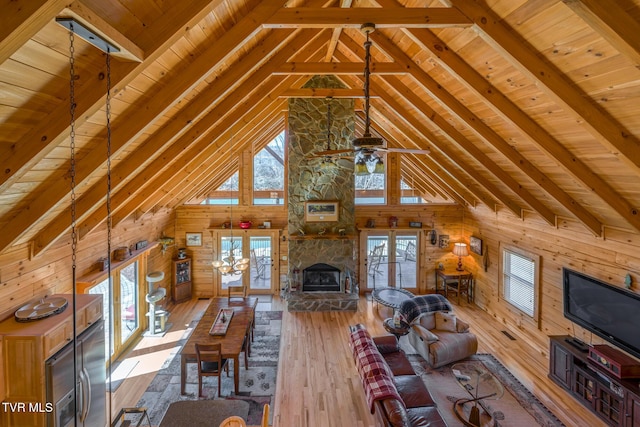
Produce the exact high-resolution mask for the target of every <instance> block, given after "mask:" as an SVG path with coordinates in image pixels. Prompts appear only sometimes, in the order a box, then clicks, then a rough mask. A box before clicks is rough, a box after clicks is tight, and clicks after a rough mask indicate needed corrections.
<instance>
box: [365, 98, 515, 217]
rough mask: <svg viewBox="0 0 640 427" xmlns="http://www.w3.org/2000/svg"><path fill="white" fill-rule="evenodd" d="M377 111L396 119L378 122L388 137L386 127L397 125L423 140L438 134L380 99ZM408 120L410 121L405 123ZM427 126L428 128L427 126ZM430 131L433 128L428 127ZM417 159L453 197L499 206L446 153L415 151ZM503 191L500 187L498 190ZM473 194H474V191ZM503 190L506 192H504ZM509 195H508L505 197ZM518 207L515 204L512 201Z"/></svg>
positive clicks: (404, 133) (408, 133) (463, 201)
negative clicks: (417, 125)
mask: <svg viewBox="0 0 640 427" xmlns="http://www.w3.org/2000/svg"><path fill="white" fill-rule="evenodd" d="M376 111H377V112H378V115H380V116H381V117H385V118H388V120H392V121H393V126H378V128H379V129H380V134H381V136H383V137H385V138H386V137H388V133H387V131H386V129H391V128H392V129H395V130H397V131H398V132H400V133H402V134H403V135H404V136H405V138H406V139H408V140H410V141H414V142H415V141H421V140H424V139H425V138H427V139H428V138H429V137H434V138H437V137H436V136H435V135H433V134H431V133H428V134H426V135H425V134H424V133H420V131H419V130H418V129H415V130H414V129H413V128H412V125H411V123H407V120H406V118H405V117H402V116H400V115H399V114H398V112H396V111H395V110H393V109H392V108H389V107H388V106H387V105H384V104H382V103H378V104H376V105H375V109H373V110H372V114H371V116H372V117H373V118H374V120H375V118H376V117H377V115H376ZM405 123H406V124H405ZM425 129H426V128H425ZM426 132H430V131H429V130H428V129H427V130H426ZM400 140H401V138H399V137H398V136H396V138H395V141H396V142H398V145H399V146H401V147H403V146H405V147H406V146H407V145H408V144H400V143H399V141H400ZM429 143H430V144H429V145H433V141H431V140H429ZM412 156H413V157H414V159H416V162H418V163H419V164H420V165H421V166H422V167H423V168H424V169H425V170H426V171H428V172H427V173H428V174H429V176H430V177H431V178H432V179H433V180H434V181H435V182H437V185H438V186H439V187H440V188H442V189H445V190H446V192H447V194H448V195H449V197H451V198H452V199H454V200H456V201H458V202H459V203H460V204H462V205H464V204H465V202H466V203H467V204H469V205H471V206H475V205H476V201H475V199H477V200H481V201H482V203H484V204H485V205H487V206H489V207H490V208H491V209H492V210H494V211H495V210H497V206H496V205H497V204H498V202H497V201H496V199H495V196H490V195H488V194H486V193H484V192H479V191H477V190H474V187H472V186H470V185H469V183H468V180H467V179H462V178H461V176H460V173H459V172H458V169H461V168H460V166H459V165H458V164H457V163H456V162H451V161H449V159H447V158H446V157H445V156H442V155H440V154H439V153H438V152H436V150H431V152H430V153H429V155H428V156H416V155H412ZM498 191H499V190H498ZM470 193H471V194H473V196H471V195H470ZM500 194H502V193H500ZM506 198H507V196H505V199H506ZM512 205H513V206H514V208H515V207H516V205H515V204H513V203H512ZM517 209H518V211H520V210H521V208H520V207H517Z"/></svg>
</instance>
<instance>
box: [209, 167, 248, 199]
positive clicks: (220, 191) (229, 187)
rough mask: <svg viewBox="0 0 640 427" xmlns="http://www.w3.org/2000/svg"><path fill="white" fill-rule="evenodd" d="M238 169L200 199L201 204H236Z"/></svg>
mask: <svg viewBox="0 0 640 427" xmlns="http://www.w3.org/2000/svg"><path fill="white" fill-rule="evenodd" d="M238 188H239V181H238V171H236V172H235V173H234V174H233V175H231V176H230V177H229V179H227V180H226V181H225V182H223V183H222V184H221V185H220V186H219V187H218V188H216V189H215V190H214V191H212V192H211V193H210V194H209V197H207V198H206V199H204V200H203V201H202V204H203V205H231V204H233V205H237V204H238Z"/></svg>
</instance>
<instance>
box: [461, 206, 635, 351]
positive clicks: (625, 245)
mask: <svg viewBox="0 0 640 427" xmlns="http://www.w3.org/2000/svg"><path fill="white" fill-rule="evenodd" d="M464 233H465V236H467V237H466V239H467V242H468V237H469V236H476V237H479V238H481V239H482V240H483V243H484V247H485V250H486V249H488V250H489V252H488V268H487V271H484V267H483V262H482V261H483V260H482V257H480V256H478V255H475V254H471V255H470V256H468V257H466V258H465V260H464V264H465V267H466V268H467V269H469V270H471V271H472V272H473V273H474V276H475V278H476V282H475V286H476V299H475V303H476V304H477V305H478V306H480V307H481V308H482V309H484V310H486V311H487V312H488V313H489V314H491V315H492V316H493V317H494V318H495V319H496V320H497V321H498V322H500V323H502V324H503V325H504V327H505V328H506V329H508V331H509V332H510V333H513V334H515V335H519V336H520V337H521V338H523V339H526V340H527V341H529V342H530V343H531V344H532V345H534V346H535V347H537V348H538V349H539V351H540V352H541V353H544V354H545V355H548V348H549V342H548V338H547V336H549V335H563V334H569V335H575V336H577V337H578V338H580V339H582V340H583V341H585V342H587V343H593V344H600V343H603V341H602V340H601V339H600V338H598V337H597V336H595V335H592V334H591V333H589V332H588V331H586V330H584V329H583V328H580V327H579V326H577V325H574V324H573V323H572V322H570V321H568V320H567V319H565V318H564V315H563V307H562V268H563V267H568V268H571V269H572V270H576V271H580V272H583V273H585V274H587V275H589V276H592V277H595V278H598V279H600V280H603V281H605V282H607V283H609V284H611V285H615V286H620V287H624V280H625V276H626V275H627V274H630V275H631V277H632V279H633V283H634V284H633V286H632V290H633V291H634V292H639V289H640V288H639V286H638V280H640V255H638V254H639V253H640V234H639V233H634V232H631V231H629V230H622V229H614V228H608V227H607V228H605V230H604V237H603V238H598V237H594V236H593V235H592V234H591V233H590V232H589V231H587V230H586V229H585V228H584V227H583V226H582V225H580V224H578V223H577V222H574V221H569V220H565V219H559V222H558V227H557V228H553V227H550V226H549V225H547V224H546V223H544V222H542V220H540V219H538V218H536V217H535V216H533V217H529V216H525V220H524V221H522V220H519V219H516V218H515V217H514V216H513V215H512V214H510V213H508V212H505V211H499V212H497V213H495V212H492V211H490V210H489V209H486V208H485V207H484V206H480V207H478V208H477V209H471V210H467V211H466V212H465V218H464ZM505 244H509V245H511V246H513V247H517V248H520V249H522V250H524V251H527V252H529V253H532V254H535V255H538V256H540V295H539V307H540V316H539V322H538V324H536V323H534V322H532V321H531V320H530V319H528V318H527V316H524V315H523V314H521V313H520V312H519V311H518V310H516V309H514V308H513V307H512V306H511V305H510V304H507V303H505V302H504V301H503V300H501V299H500V298H499V286H500V280H499V265H500V256H501V253H500V247H501V246H502V245H505Z"/></svg>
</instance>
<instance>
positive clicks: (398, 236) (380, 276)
mask: <svg viewBox="0 0 640 427" xmlns="http://www.w3.org/2000/svg"><path fill="white" fill-rule="evenodd" d="M361 239H362V240H361V242H360V247H361V248H363V250H362V251H361V259H362V260H363V261H364V262H362V263H361V274H360V277H364V279H365V282H366V287H367V288H368V289H372V290H373V289H375V288H379V287H393V288H416V287H417V285H418V248H419V240H418V232H417V231H411V230H395V229H393V230H384V231H382V230H381V231H377V230H376V231H366V232H363V234H362V238H361Z"/></svg>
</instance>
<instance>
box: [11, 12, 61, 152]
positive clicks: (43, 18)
mask: <svg viewBox="0 0 640 427" xmlns="http://www.w3.org/2000/svg"><path fill="white" fill-rule="evenodd" d="M68 3H69V1H68V0H2V5H1V6H0V10H2V13H1V14H0V64H2V63H3V62H4V61H6V60H7V59H9V57H10V56H11V55H13V54H14V52H16V51H17V50H18V49H20V48H21V47H22V46H23V45H24V44H25V43H26V42H27V41H28V40H29V39H30V38H31V37H33V36H34V35H36V34H37V33H38V31H40V30H41V29H42V28H43V27H44V26H45V25H47V24H49V23H50V22H51V21H53V20H54V19H55V17H56V16H57V15H58V13H60V11H61V10H62V9H64V8H65V6H67V4H68ZM0 158H2V157H0Z"/></svg>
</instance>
